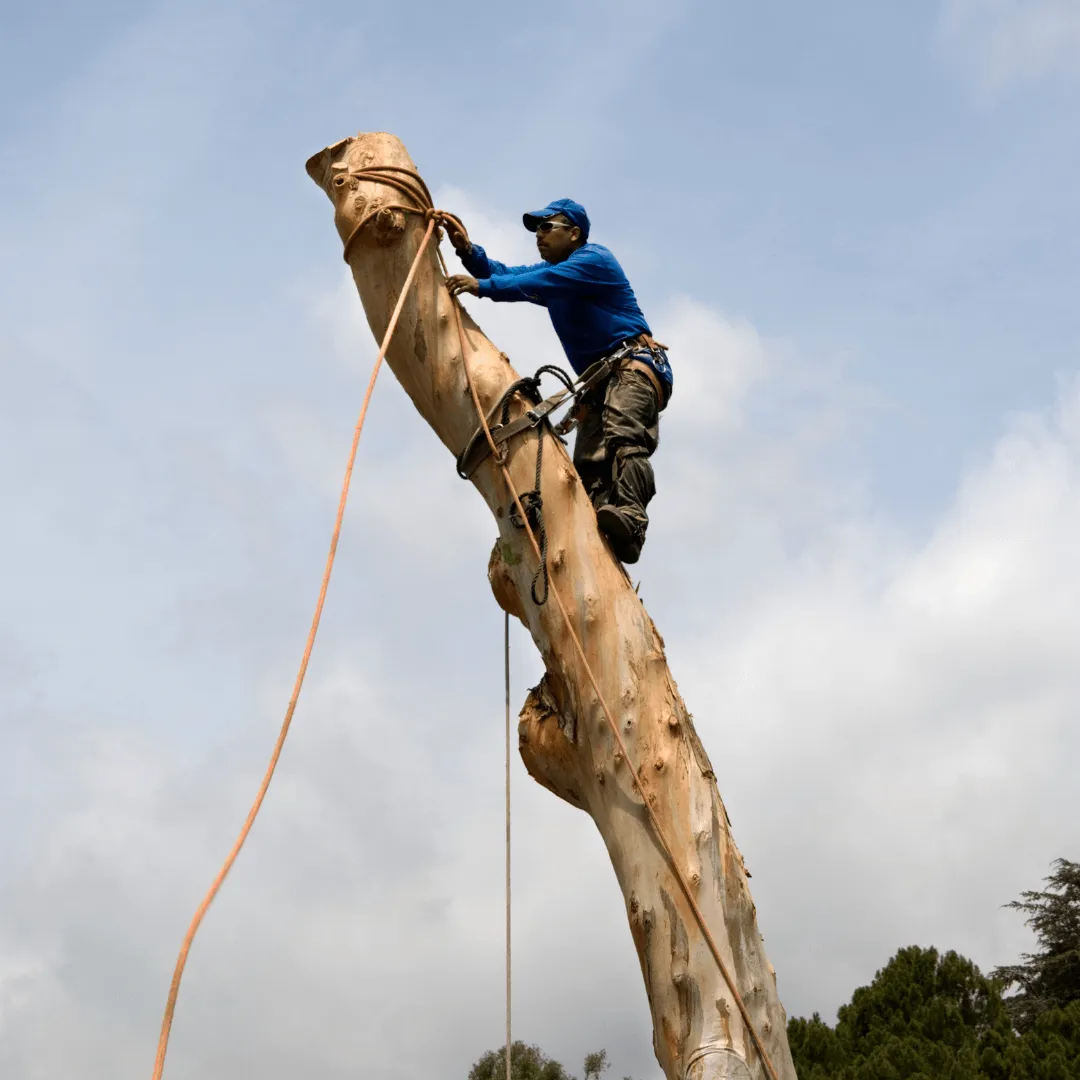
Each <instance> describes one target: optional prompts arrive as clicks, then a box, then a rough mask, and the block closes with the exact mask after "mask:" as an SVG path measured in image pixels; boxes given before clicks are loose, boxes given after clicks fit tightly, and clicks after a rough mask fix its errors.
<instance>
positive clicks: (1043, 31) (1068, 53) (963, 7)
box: [940, 0, 1080, 96]
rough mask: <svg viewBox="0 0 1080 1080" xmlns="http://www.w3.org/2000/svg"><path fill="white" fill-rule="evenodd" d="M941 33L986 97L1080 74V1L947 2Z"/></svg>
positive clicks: (978, 89) (944, 7)
mask: <svg viewBox="0 0 1080 1080" xmlns="http://www.w3.org/2000/svg"><path fill="white" fill-rule="evenodd" d="M940 32H941V36H942V42H943V44H944V46H945V48H946V49H947V50H948V51H949V52H950V53H951V54H952V55H953V56H955V57H956V59H957V60H958V62H959V63H960V64H961V65H962V67H963V69H964V70H965V72H966V73H967V75H968V77H969V78H970V79H971V80H972V82H973V84H974V86H975V88H976V90H977V91H978V92H979V93H980V94H983V95H986V96H994V95H997V94H999V93H1000V92H1002V91H1004V90H1005V89H1007V88H1008V87H1009V86H1012V85H1015V84H1022V83H1032V82H1036V81H1038V80H1041V79H1044V78H1048V77H1052V76H1063V77H1069V78H1072V77H1075V76H1076V73H1077V72H1078V71H1080V2H1077V0H945V2H944V4H943V7H942V11H941V23H940Z"/></svg>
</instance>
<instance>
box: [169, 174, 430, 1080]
mask: <svg viewBox="0 0 1080 1080" xmlns="http://www.w3.org/2000/svg"><path fill="white" fill-rule="evenodd" d="M417 179H419V177H418V178H417ZM421 183H422V181H421ZM425 190H426V189H425ZM369 216H370V215H369ZM365 220H367V219H366V218H365ZM435 223H436V217H435V215H434V214H430V215H428V224H427V230H426V231H425V233H424V238H423V240H421V241H420V248H419V250H418V251H417V253H416V258H415V259H414V260H413V264H412V266H410V267H409V273H408V275H407V276H406V278H405V284H404V285H403V286H402V288H401V295H400V296H399V297H398V301H397V304H395V305H394V311H393V314H392V315H391V316H390V322H389V324H388V325H387V327H386V333H385V334H384V335H383V340H382V345H380V346H379V353H378V355H377V356H376V357H375V363H374V365H373V366H372V369H371V377H370V378H369V379H368V385H367V391H366V392H365V394H364V403H363V405H362V406H361V407H360V417H359V419H358V420H357V421H356V429H355V431H354V432H353V440H352V446H351V447H350V449H349V458H348V462H347V464H346V466H345V478H344V480H343V481H342V485H341V496H340V498H339V499H338V508H337V517H336V518H335V519H334V531H333V534H332V535H331V538H330V553H329V554H328V555H327V557H326V567H325V569H324V570H323V577H322V584H321V585H320V587H319V598H318V600H316V602H315V614H314V616H313V617H312V620H311V629H310V630H309V631H308V637H307V642H306V644H305V645H304V655H303V657H302V658H301V660H300V670H299V672H298V673H297V676H296V682H295V684H294V685H293V692H292V696H291V697H290V698H289V704H288V707H287V708H286V710H285V719H284V721H283V722H282V725H281V730H280V732H279V733H278V737H277V742H276V743H275V744H274V750H273V753H272V754H271V756H270V764H269V765H268V766H267V769H266V774H265V775H264V776H263V780H262V783H261V784H260V785H259V791H258V793H257V794H256V796H255V802H254V803H253V804H252V806H251V809H250V810H249V811H248V816H247V819H246V820H245V821H244V826H243V828H242V829H241V830H240V835H239V836H238V837H237V838H236V842H235V843H234V844H233V846H232V850H231V851H230V852H229V854H228V856H226V859H225V862H224V863H223V864H222V867H221V869H220V870H219V871H218V874H217V877H216V878H214V881H213V883H212V884H211V886H210V888H209V889H208V890H207V893H206V896H204V897H203V900H202V903H201V904H199V907H198V909H197V910H196V912H195V915H194V917H193V918H192V920H191V925H190V926H189V927H188V931H187V934H186V935H185V936H184V941H183V944H182V945H181V946H180V955H179V956H178V957H177V958H176V967H175V969H174V971H173V977H172V984H171V986H170V987H169V997H168V1000H167V1001H166V1003H165V1017H164V1019H163V1020H162V1022H161V1035H160V1036H159V1038H158V1048H157V1057H156V1058H155V1061H154V1073H153V1080H161V1074H162V1072H163V1070H164V1068H165V1053H166V1051H167V1050H168V1047H169V1033H170V1031H171V1030H172V1022H173V1015H174V1013H175V1012H176V999H177V996H178V995H179V993H180V980H181V979H182V978H183V975H184V967H185V966H186V964H187V958H188V953H189V952H190V951H191V945H192V942H193V941H194V940H195V935H196V934H197V933H198V930H199V926H200V924H201V923H202V921H203V917H204V916H205V915H206V912H207V910H208V909H209V907H210V905H211V904H212V903H213V901H214V897H215V896H217V894H218V891H219V890H220V889H221V886H222V884H223V882H224V881H225V878H226V876H227V875H228V873H229V871H230V870H231V869H232V867H233V863H235V862H236V858H237V856H238V855H239V854H240V849H241V848H242V847H243V846H244V841H245V840H247V838H248V833H250V832H251V827H252V825H254V824H255V818H256V817H257V816H258V813H259V809H260V808H261V807H262V804H263V800H264V799H265V798H266V792H267V790H268V789H269V787H270V781H271V780H272V779H273V776H274V770H275V769H276V768H277V763H278V758H280V757H281V751H282V748H283V747H284V745H285V738H286V736H287V735H288V734H289V727H290V725H291V724H292V719H293V714H294V713H295V712H296V703H297V701H299V700H300V690H301V688H302V687H303V685H304V676H305V675H306V674H307V668H308V662H309V661H310V659H311V650H312V648H313V647H314V645H315V635H316V634H317V633H318V630H319V622H320V621H321V619H322V611H323V605H324V603H325V602H326V590H327V588H328V587H329V585H330V574H331V572H332V571H333V569H334V558H335V556H336V555H337V546H338V539H339V537H340V536H341V523H342V520H343V519H344V517H345V503H346V500H347V499H348V497H349V485H350V482H351V481H352V472H353V465H354V464H355V462H356V451H357V448H358V447H359V445H360V432H361V431H363V429H364V420H365V419H366V418H367V411H368V406H369V405H370V404H371V394H372V391H374V389H375V380H376V379H377V378H378V376H379V369H380V368H381V367H382V362H383V359H384V358H385V356H386V350H387V348H389V346H390V341H391V340H392V338H393V336H394V330H395V329H396V327H397V323H398V319H399V317H400V316H401V309H402V308H403V307H404V306H405V298H406V297H407V296H408V295H409V289H410V288H411V287H412V283H413V279H414V278H415V277H416V270H417V267H418V266H419V265H420V257H421V256H422V255H423V253H424V251H425V250H426V249H427V245H428V241H430V239H431V236H432V234H433V233H434V231H435ZM354 235H355V233H354Z"/></svg>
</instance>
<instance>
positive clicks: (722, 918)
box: [307, 133, 795, 1080]
mask: <svg viewBox="0 0 1080 1080" xmlns="http://www.w3.org/2000/svg"><path fill="white" fill-rule="evenodd" d="M370 166H398V167H405V168H413V164H412V160H411V159H410V158H409V155H408V153H407V152H406V151H405V148H404V146H403V145H402V144H401V142H400V141H399V140H398V139H396V138H395V137H394V136H392V135H388V134H385V133H371V134H361V135H358V136H357V137H356V138H354V139H345V140H343V141H341V142H338V143H335V144H334V145H333V146H330V147H328V148H327V149H325V150H323V151H321V152H320V153H318V154H316V155H315V156H314V157H312V158H311V160H310V161H308V163H307V171H308V173H309V175H310V176H311V177H312V179H313V180H314V181H315V182H316V183H317V184H319V185H320V186H321V187H322V188H323V190H324V191H326V193H327V194H328V195H329V197H330V199H331V201H332V202H333V204H334V209H335V214H334V220H335V224H336V225H337V230H338V233H339V235H340V236H341V237H342V239H343V240H344V239H346V238H348V237H349V236H350V235H351V233H352V231H353V229H354V228H355V226H356V224H357V223H358V222H359V221H360V219H361V218H362V217H363V216H365V215H367V214H371V213H372V211H373V210H376V209H378V208H380V207H382V209H381V211H380V212H378V213H376V214H375V215H374V216H373V217H372V219H371V220H370V222H369V223H368V224H367V225H366V226H365V228H364V229H363V230H362V231H361V233H360V235H359V236H358V237H357V238H356V240H355V242H354V243H353V244H352V245H351V247H350V251H349V263H350V267H351V270H352V275H353V280H354V281H355V282H356V288H357V290H358V292H359V293H360V298H361V300H362V301H363V304H364V309H365V311H366V313H367V318H368V323H369V325H370V326H371V329H372V331H373V333H374V334H375V337H376V338H381V337H382V335H383V333H384V332H385V330H386V326H387V323H388V321H389V318H390V314H391V311H392V309H393V307H394V304H395V302H396V300H397V298H398V293H399V290H400V288H401V285H402V283H403V282H404V280H405V276H406V273H407V272H408V269H409V266H410V264H411V263H412V260H413V258H414V257H415V255H416V251H417V247H418V245H419V243H420V239H421V236H422V234H423V229H424V219H423V217H422V216H420V215H415V214H405V213H404V212H402V211H401V210H396V209H393V208H392V205H391V204H395V203H400V202H402V196H401V194H400V193H399V192H397V191H395V190H394V189H393V188H391V187H388V186H386V185H384V184H381V183H378V182H372V181H370V180H367V179H364V178H362V177H357V176H354V175H351V170H355V169H360V168H366V167H370ZM452 303H455V301H452V300H451V299H450V296H449V294H448V293H447V291H446V289H445V288H444V287H443V274H442V271H441V269H440V267H439V264H438V260H437V257H436V253H435V250H434V244H432V245H431V246H430V248H429V251H428V253H426V254H425V255H424V256H423V258H422V259H421V263H420V266H419V269H418V272H417V278H416V284H415V285H414V287H413V290H412V293H411V295H410V296H409V297H408V298H407V300H406V302H405V306H404V309H403V311H402V316H401V321H400V324H399V326H398V329H397V332H396V334H395V336H394V339H393V342H392V344H391V346H390V349H389V351H388V353H387V362H388V363H389V365H390V367H391V368H392V370H393V372H394V374H395V375H396V376H397V378H398V380H399V381H400V383H401V385H402V386H403V387H404V388H405V391H406V392H407V393H408V395H409V397H410V398H411V399H412V401H413V403H414V404H415V406H416V408H417V410H418V411H419V412H420V414H421V415H422V416H423V418H424V419H425V420H426V421H427V422H428V423H429V424H430V425H431V427H432V428H433V429H434V431H435V433H436V434H437V435H438V437H439V438H440V439H441V440H442V442H443V444H444V445H445V446H446V448H447V449H448V450H450V451H451V452H452V453H454V454H457V453H458V452H459V451H460V450H461V449H462V448H463V447H464V446H465V444H466V442H467V440H468V439H469V437H470V436H471V435H472V434H473V432H474V431H475V429H476V427H477V424H478V418H477V415H476V410H475V408H474V406H473V402H472V399H471V396H470V394H469V390H468V385H467V383H466V378H465V369H464V367H463V362H462V355H461V347H460V344H459V340H458V336H457V330H456V326H455V322H454V319H453V316H452V312H451V304H452ZM462 318H463V320H464V325H465V333H466V336H467V338H468V339H469V344H470V355H469V357H468V358H467V359H468V363H469V370H470V371H471V373H472V378H473V381H474V383H475V386H476V389H477V392H478V394H479V397H480V401H481V403H482V404H483V407H484V409H485V410H489V409H490V408H491V407H492V405H493V404H494V403H495V402H496V401H497V400H498V399H499V397H500V396H501V394H502V393H503V391H504V390H505V389H506V387H507V386H509V385H510V383H511V382H512V381H514V380H515V379H516V378H517V373H516V372H515V371H514V369H513V368H512V367H511V365H510V362H509V361H508V360H507V358H506V357H505V356H503V355H502V354H501V353H500V352H499V350H498V349H496V348H495V347H494V346H493V345H492V344H491V343H490V342H489V341H488V339H487V338H486V337H485V336H484V335H483V333H482V332H481V331H480V329H479V328H478V327H477V326H476V324H475V323H474V322H473V321H472V319H470V318H469V316H468V314H467V313H463V314H462ZM536 439H537V434H536V432H535V430H534V431H530V432H528V433H527V434H526V435H524V436H521V437H519V438H517V439H515V440H514V441H513V443H512V444H511V446H510V452H509V461H508V466H509V469H510V472H511V475H512V476H513V478H514V482H515V484H516V485H517V487H518V489H519V491H527V490H530V489H532V487H533V485H534V476H533V470H534V468H535V463H536ZM547 443H548V445H547V446H546V447H545V453H544V462H543V474H542V483H541V489H542V491H543V499H544V520H545V523H546V525H547V531H548V537H549V565H550V570H551V584H552V588H554V589H558V590H559V591H560V594H561V596H562V598H563V600H564V602H565V603H566V606H567V608H568V610H569V612H570V617H571V619H573V620H574V623H575V629H576V631H577V633H578V636H579V637H580V639H581V642H582V644H583V646H584V649H585V653H586V655H587V656H588V659H589V664H590V665H591V667H592V669H593V671H594V672H595V674H596V677H597V679H598V681H599V685H600V689H601V691H602V693H603V696H604V699H605V701H606V702H607V703H608V705H609V706H610V707H611V708H612V709H613V710H614V718H615V721H616V722H617V723H618V724H619V725H620V726H621V731H622V733H623V738H624V741H625V743H626V746H627V750H628V752H629V753H630V754H631V755H633V757H634V760H635V762H636V764H637V767H638V769H639V771H640V776H641V779H642V787H643V789H644V791H643V794H644V797H645V798H647V799H648V800H649V803H650V805H651V806H652V808H653V810H654V811H655V813H656V815H657V816H658V818H659V821H660V824H661V828H662V829H663V831H664V834H665V836H666V837H667V840H668V843H669V845H670V847H671V850H672V851H673V852H674V854H675V858H676V860H677V861H678V862H679V864H680V866H681V868H682V870H683V872H684V874H685V875H686V877H687V878H688V879H689V882H690V886H691V888H692V889H693V890H694V892H695V893H696V900H697V903H698V905H699V907H700V908H701V910H702V911H703V913H704V915H705V919H706V921H707V922H708V924H709V927H710V929H711V931H712V934H713V937H714V938H715V939H716V941H717V944H718V946H719V949H720V952H721V954H722V955H723V957H724V959H725V962H726V964H727V967H728V970H729V972H731V974H732V975H733V977H734V980H735V982H736V984H737V986H738V989H739V993H740V994H741V996H742V998H743V1000H744V1002H745V1003H746V1006H747V1008H748V1010H749V1014H750V1016H751V1019H752V1021H753V1024H754V1026H755V1027H756V1028H757V1031H758V1033H759V1035H760V1036H761V1038H762V1040H763V1042H764V1044H765V1047H766V1049H767V1052H768V1054H769V1057H770V1058H771V1060H772V1062H773V1065H774V1067H775V1068H776V1070H777V1073H778V1074H779V1077H780V1078H781V1080H795V1069H794V1066H793V1065H792V1062H791V1054H790V1051H789V1049H788V1043H787V1031H786V1023H785V1014H784V1009H783V1006H782V1005H781V1004H780V1001H779V998H778V997H777V994H776V976H775V972H774V971H773V969H772V967H771V965H770V964H769V961H768V959H767V958H766V956H765V951H764V948H763V946H762V940H761V935H760V933H759V932H758V928H757V920H756V916H755V908H754V902H753V900H752V899H751V896H750V890H749V888H748V886H747V880H746V879H747V875H746V870H745V867H744V866H743V860H742V856H741V855H740V854H739V851H738V849H737V848H736V846H735V842H734V840H733V839H732V836H731V831H730V823H729V821H728V817H727V813H726V812H725V810H724V805H723V803H722V802H721V800H720V795H719V793H718V791H717V788H716V779H715V776H714V774H713V771H712V766H711V765H710V763H709V759H708V756H707V755H706V753H705V750H704V748H703V747H702V745H701V742H700V740H699V739H698V737H697V734H696V732H695V731H694V726H693V722H692V720H691V717H690V714H689V713H688V712H687V711H686V706H685V704H684V703H683V700H682V698H681V697H680V696H679V692H678V690H677V689H676V687H675V682H674V680H673V679H672V677H671V673H670V671H669V670H668V665H667V660H666V658H665V656H664V642H663V639H662V638H661V637H660V634H659V633H658V631H657V629H656V627H655V626H654V625H653V622H652V620H651V619H650V618H649V616H648V614H647V613H646V611H645V608H644V607H643V606H642V603H641V601H640V599H639V598H638V597H637V595H636V594H635V592H634V590H633V588H632V587H631V583H630V580H629V579H628V577H627V576H626V573H625V571H624V570H623V569H622V567H621V565H620V564H619V563H618V562H617V561H616V560H615V559H614V557H613V556H612V554H611V552H610V551H609V549H608V547H607V545H606V543H605V541H604V540H603V538H602V537H601V535H600V533H599V532H598V531H597V527H596V515H595V513H594V512H593V508H592V505H591V503H590V502H589V499H588V496H587V495H586V494H585V490H584V488H583V487H582V484H581V481H580V480H579V478H578V475H577V471H576V470H575V469H574V466H573V464H572V463H571V461H570V459H569V458H568V456H567V454H566V452H565V450H564V449H563V447H562V446H561V445H559V444H558V443H557V442H556V441H555V440H554V439H551V438H550V437H549V438H548V440H547ZM473 484H474V485H475V487H476V488H477V490H478V491H479V492H480V494H481V495H482V496H483V498H484V500H485V502H486V503H487V504H488V508H489V509H490V510H491V512H492V514H493V515H494V517H495V520H496V522H497V525H498V530H499V539H498V541H497V542H496V544H495V548H494V550H493V552H492V554H491V560H490V564H489V567H488V575H489V578H490V581H491V586H492V589H493V591H494V593H495V598H496V600H497V601H498V603H499V604H500V606H501V607H502V608H503V609H504V610H506V611H508V612H509V613H510V614H511V615H513V616H515V617H516V618H518V619H520V620H521V622H522V623H523V624H524V625H525V626H526V627H527V628H528V629H529V632H530V633H531V634H532V637H533V641H535V642H536V646H537V648H538V649H539V650H540V652H541V654H542V656H543V658H544V663H545V666H546V669H547V671H546V674H545V676H544V678H543V680H542V681H541V683H540V685H539V686H537V687H536V688H535V689H534V690H532V691H531V692H530V693H529V696H528V698H527V699H526V701H525V704H524V707H523V708H522V710H521V717H520V723H519V727H518V733H519V741H520V750H521V756H522V760H523V761H524V762H525V766H526V768H527V769H528V771H529V773H530V774H531V775H532V776H533V777H534V779H536V780H537V781H538V782H539V783H541V784H543V785H544V786H545V787H546V788H548V789H549V790H551V791H553V792H554V793H555V794H556V795H558V796H559V797H560V798H562V799H565V800H566V801H567V802H569V803H572V804H573V805H574V806H577V807H579V808H581V809H582V810H584V811H586V812H587V813H588V814H589V815H590V816H591V817H592V818H593V820H594V821H595V822H596V826H597V828H598V829H599V830H600V833H601V835H602V836H603V838H604V843H605V844H606V845H607V849H608V853H609V855H610V856H611V862H612V865H613V866H614V869H615V875H616V877H617V879H618V882H619V886H620V888H621V889H622V892H623V896H624V898H625V901H626V913H627V918H628V919H629V922H630V932H631V934H632V936H633V939H634V944H635V945H636V947H637V952H638V959H639V960H640V962H641V970H642V974H643V976H644V979H645V990H646V993H647V994H648V998H649V1006H650V1009H651V1011H652V1019H653V1047H654V1049H655V1051H656V1056H657V1059H658V1060H659V1062H660V1065H661V1066H662V1068H663V1070H664V1073H665V1075H666V1076H667V1078H668V1080H683V1078H686V1077H689V1078H691V1080H721V1078H726V1077H730V1078H747V1080H749V1078H753V1080H767V1078H768V1074H767V1071H766V1069H765V1067H764V1065H763V1063H762V1061H761V1059H760V1057H759V1056H758V1054H757V1053H756V1051H755V1049H754V1047H753V1045H752V1042H751V1039H750V1036H749V1033H748V1032H747V1030H746V1029H745V1026H744V1023H743V1020H742V1018H741V1016H740V1013H739V1010H738V1009H737V1007H736V1005H735V1001H734V998H733V995H732V993H731V991H730V989H729V988H728V986H727V984H726V982H725V981H724V979H723V978H722V976H721V973H720V971H719V970H718V968H717V965H716V962H715V960H714V959H713V956H712V954H711V953H710V951H709V949H708V947H707V945H706V943H705V940H704V938H703V936H702V933H701V930H700V928H699V926H698V924H697V922H696V920H695V918H694V915H693V913H692V910H691V908H690V906H689V905H688V903H687V901H686V898H685V896H684V895H683V893H682V891H681V889H680V887H679V885H678V883H677V880H676V877H675V874H674V872H673V869H672V867H671V865H670V863H669V862H668V860H667V858H666V857H665V856H664V854H663V851H662V849H661V848H660V846H659V845H658V844H657V842H656V840H655V838H654V835H653V831H652V827H651V825H650V823H649V820H648V818H647V816H646V812H645V809H644V807H643V805H642V801H641V800H642V793H639V792H638V791H636V790H635V788H634V785H633V783H632V781H631V780H630V777H629V775H628V769H627V767H626V763H625V762H624V761H623V759H622V754H621V753H620V752H619V749H618V747H617V745H616V744H615V741H614V738H613V736H612V733H611V731H610V728H609V727H608V725H607V723H606V721H605V719H604V716H603V713H602V710H601V707H600V705H599V702H598V700H597V697H596V695H595V693H594V692H593V690H592V687H591V685H590V683H589V681H588V679H587V676H586V674H585V671H584V669H583V666H582V665H581V663H580V660H579V657H578V655H577V653H576V651H575V649H574V647H573V644H572V640H571V638H570V635H569V633H568V631H567V628H566V625H565V624H564V622H563V620H562V618H561V616H560V614H559V611H558V608H557V606H556V605H555V604H554V603H548V604H546V605H545V606H543V607H537V606H536V605H535V604H534V603H533V602H532V600H531V598H530V584H531V581H532V577H533V572H534V570H535V569H536V559H535V556H534V553H533V550H532V548H531V546H530V544H529V542H528V539H527V537H526V535H525V533H524V532H523V531H522V530H519V529H517V528H515V527H514V526H513V524H512V523H511V520H510V514H509V506H510V502H511V499H510V495H509V493H508V491H507V489H506V485H505V483H504V481H503V478H502V475H501V473H500V472H499V470H498V468H497V467H496V465H495V464H494V462H493V461H492V460H491V459H490V458H489V459H488V461H487V462H486V463H484V464H483V465H482V466H481V467H480V468H479V469H478V470H477V472H476V473H475V475H474V477H473Z"/></svg>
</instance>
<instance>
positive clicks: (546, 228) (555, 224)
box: [536, 221, 577, 233]
mask: <svg viewBox="0 0 1080 1080" xmlns="http://www.w3.org/2000/svg"><path fill="white" fill-rule="evenodd" d="M576 228H577V226H576V225H569V224H567V223H566V222H565V221H541V222H540V224H539V225H537V226H536V231H537V232H538V233H549V232H551V230H552V229H576Z"/></svg>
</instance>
